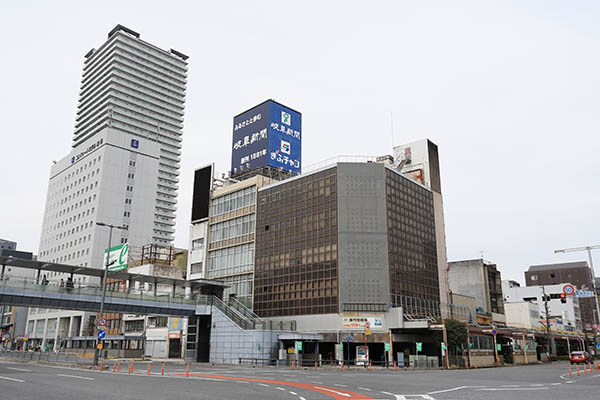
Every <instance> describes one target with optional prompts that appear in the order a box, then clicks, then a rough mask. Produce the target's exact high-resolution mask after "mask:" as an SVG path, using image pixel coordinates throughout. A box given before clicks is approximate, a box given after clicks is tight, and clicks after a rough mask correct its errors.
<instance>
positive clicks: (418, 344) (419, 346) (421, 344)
mask: <svg viewBox="0 0 600 400" xmlns="http://www.w3.org/2000/svg"><path fill="white" fill-rule="evenodd" d="M444 347H445V346H444ZM421 350H423V342H417V351H421Z"/></svg>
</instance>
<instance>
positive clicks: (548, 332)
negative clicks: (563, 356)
mask: <svg viewBox="0 0 600 400" xmlns="http://www.w3.org/2000/svg"><path fill="white" fill-rule="evenodd" d="M542 295H543V296H544V310H545V311H546V353H548V356H550V340H552V332H551V329H550V313H549V312H548V297H546V287H545V286H544V285H542ZM553 348H554V346H553Z"/></svg>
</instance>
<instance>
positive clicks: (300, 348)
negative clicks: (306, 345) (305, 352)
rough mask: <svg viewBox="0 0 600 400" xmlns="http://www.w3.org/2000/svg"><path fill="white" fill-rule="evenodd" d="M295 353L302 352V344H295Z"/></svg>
mask: <svg viewBox="0 0 600 400" xmlns="http://www.w3.org/2000/svg"><path fill="white" fill-rule="evenodd" d="M296 351H302V342H296Z"/></svg>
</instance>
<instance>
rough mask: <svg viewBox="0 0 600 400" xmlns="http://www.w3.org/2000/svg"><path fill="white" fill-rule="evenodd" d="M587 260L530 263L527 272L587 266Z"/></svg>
mask: <svg viewBox="0 0 600 400" xmlns="http://www.w3.org/2000/svg"><path fill="white" fill-rule="evenodd" d="M587 266H588V264H587V261H573V262H568V263H559V264H541V265H532V266H530V267H529V269H528V272H533V271H550V270H554V269H570V268H587Z"/></svg>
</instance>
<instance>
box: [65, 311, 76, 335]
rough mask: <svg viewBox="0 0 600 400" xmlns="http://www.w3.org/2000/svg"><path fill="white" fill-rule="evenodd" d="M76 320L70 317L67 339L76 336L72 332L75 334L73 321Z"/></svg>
mask: <svg viewBox="0 0 600 400" xmlns="http://www.w3.org/2000/svg"><path fill="white" fill-rule="evenodd" d="M74 318H75V317H73V316H71V317H69V330H68V331H67V337H71V336H74V335H73V334H72V332H73V319H74Z"/></svg>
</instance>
